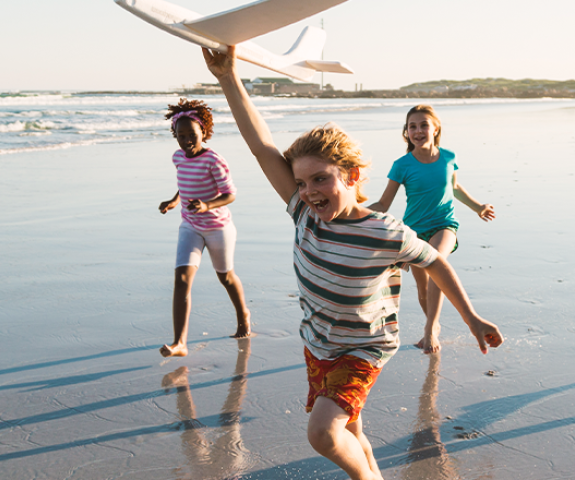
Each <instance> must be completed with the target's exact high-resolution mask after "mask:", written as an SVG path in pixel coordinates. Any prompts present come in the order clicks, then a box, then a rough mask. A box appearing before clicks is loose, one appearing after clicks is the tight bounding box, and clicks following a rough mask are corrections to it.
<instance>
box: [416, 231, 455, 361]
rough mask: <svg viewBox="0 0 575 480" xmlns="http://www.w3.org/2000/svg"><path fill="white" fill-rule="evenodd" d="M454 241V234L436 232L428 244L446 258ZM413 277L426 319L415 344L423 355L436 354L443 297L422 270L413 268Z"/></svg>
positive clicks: (439, 346) (438, 345)
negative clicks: (422, 331)
mask: <svg viewBox="0 0 575 480" xmlns="http://www.w3.org/2000/svg"><path fill="white" fill-rule="evenodd" d="M456 241H457V237H456V236H455V233H453V232H452V231H451V230H447V229H446V230H440V231H439V232H437V233H436V234H435V235H434V236H433V237H431V238H430V240H429V243H430V244H431V245H432V246H433V247H434V248H435V249H436V250H437V251H438V252H439V253H441V255H443V256H444V257H445V258H447V257H448V256H449V254H450V253H451V251H452V250H453V247H454V245H455V242H456ZM413 276H414V278H415V282H416V284H417V294H418V297H419V303H420V305H421V308H422V310H423V312H424V313H425V315H426V317H427V322H426V324H425V330H424V334H423V338H422V339H421V340H420V341H419V342H418V343H417V347H418V348H421V349H423V353H436V352H439V350H441V344H440V343H439V332H440V331H441V324H440V323H439V317H440V315H441V307H442V306H443V299H444V295H443V292H442V291H441V290H440V289H439V287H438V286H437V285H436V284H435V283H434V282H433V280H431V279H430V278H429V276H428V275H427V273H426V272H425V271H424V270H422V269H419V268H414V269H413Z"/></svg>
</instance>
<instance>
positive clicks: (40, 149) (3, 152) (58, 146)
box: [0, 136, 130, 155]
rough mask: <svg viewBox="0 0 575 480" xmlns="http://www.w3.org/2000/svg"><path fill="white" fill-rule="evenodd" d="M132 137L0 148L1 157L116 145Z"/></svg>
mask: <svg viewBox="0 0 575 480" xmlns="http://www.w3.org/2000/svg"><path fill="white" fill-rule="evenodd" d="M129 139H130V137H129V136H126V137H114V138H94V139H91V140H81V141H78V142H61V143H54V144H49V145H31V146H26V147H14V148H4V149H1V148H0V155H10V154H15V153H28V152H43V151H50V150H65V149H67V148H72V147H84V146H88V145H96V144H101V143H114V142H119V141H125V140H129Z"/></svg>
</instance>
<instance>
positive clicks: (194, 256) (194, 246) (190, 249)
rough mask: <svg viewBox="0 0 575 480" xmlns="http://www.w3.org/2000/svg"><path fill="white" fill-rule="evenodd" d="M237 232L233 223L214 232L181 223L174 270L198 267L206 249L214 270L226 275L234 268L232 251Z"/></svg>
mask: <svg viewBox="0 0 575 480" xmlns="http://www.w3.org/2000/svg"><path fill="white" fill-rule="evenodd" d="M236 237H237V230H236V227H235V225H234V224H233V222H230V223H228V224H227V225H226V226H225V227H222V228H217V229H214V230H202V231H200V230H196V229H195V228H194V227H193V226H192V225H191V224H189V223H188V222H185V221H184V222H182V224H181V225H180V231H179V234H178V250H177V253H176V268H178V267H183V266H191V267H199V266H200V262H201V261H202V252H203V251H204V247H208V252H210V258H211V259H212V265H213V266H214V270H215V271H216V272H218V273H226V272H229V271H230V270H233V268H234V250H235V248H236Z"/></svg>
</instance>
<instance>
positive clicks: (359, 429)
mask: <svg viewBox="0 0 575 480" xmlns="http://www.w3.org/2000/svg"><path fill="white" fill-rule="evenodd" d="M345 428H347V429H348V430H349V431H350V432H351V433H353V434H354V435H355V437H356V438H357V439H358V441H359V443H360V444H361V448H363V453H365V456H366V458H367V461H368V463H369V468H370V469H371V471H372V472H373V473H374V474H375V475H376V476H377V475H379V477H381V471H380V470H379V466H378V465H377V462H376V461H375V457H374V456H373V449H372V448H371V443H369V440H368V439H367V437H366V436H365V434H364V433H363V421H362V419H361V413H360V414H359V417H358V419H357V421H355V422H353V423H348V424H347V425H346V427H345ZM379 477H377V478H379Z"/></svg>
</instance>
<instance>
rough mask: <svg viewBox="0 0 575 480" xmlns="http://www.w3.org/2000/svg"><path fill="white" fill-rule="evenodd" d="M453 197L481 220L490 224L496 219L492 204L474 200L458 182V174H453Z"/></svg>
mask: <svg viewBox="0 0 575 480" xmlns="http://www.w3.org/2000/svg"><path fill="white" fill-rule="evenodd" d="M453 195H454V196H455V198H457V200H459V201H460V202H461V203H463V204H464V205H467V206H468V207H469V208H471V210H473V211H474V212H475V213H477V215H479V218H481V220H484V221H486V222H488V221H489V220H494V219H495V209H494V208H493V205H491V204H490V203H483V204H482V203H479V202H478V201H477V200H475V198H473V197H472V196H471V195H470V194H469V192H468V191H467V190H465V188H463V185H461V183H459V182H458V181H457V173H455V172H454V173H453Z"/></svg>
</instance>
